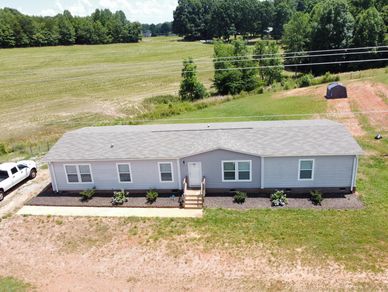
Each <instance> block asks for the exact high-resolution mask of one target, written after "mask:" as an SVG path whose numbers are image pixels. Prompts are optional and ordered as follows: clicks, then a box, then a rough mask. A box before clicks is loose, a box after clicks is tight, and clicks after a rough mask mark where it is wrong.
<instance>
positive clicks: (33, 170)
mask: <svg viewBox="0 0 388 292" xmlns="http://www.w3.org/2000/svg"><path fill="white" fill-rule="evenodd" d="M36 173H37V172H36V169H35V168H33V169H31V171H30V176H29V178H30V179H34V178H36Z"/></svg>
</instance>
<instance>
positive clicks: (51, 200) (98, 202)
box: [26, 194, 179, 208]
mask: <svg viewBox="0 0 388 292" xmlns="http://www.w3.org/2000/svg"><path fill="white" fill-rule="evenodd" d="M178 199H179V198H178V197H170V196H163V197H159V198H158V199H157V200H156V201H155V202H154V203H153V204H148V203H147V201H146V198H145V195H143V196H133V197H128V202H125V203H124V204H123V205H119V206H115V207H127V208H135V207H136V208H179V201H178ZM111 200H112V197H111V196H110V197H108V196H103V195H102V196H101V195H95V196H94V197H93V198H92V199H91V200H89V201H81V200H80V196H79V195H78V196H76V195H63V194H51V195H47V194H45V195H38V196H37V197H35V198H33V199H32V200H30V201H29V202H28V203H27V204H26V205H29V206H66V207H112V203H111Z"/></svg>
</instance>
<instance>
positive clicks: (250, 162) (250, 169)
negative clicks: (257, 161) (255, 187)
mask: <svg viewBox="0 0 388 292" xmlns="http://www.w3.org/2000/svg"><path fill="white" fill-rule="evenodd" d="M225 162H233V163H235V166H236V167H235V170H234V177H235V178H236V179H235V180H228V179H227V180H225V179H224V178H225V177H224V163H225ZM239 162H248V163H249V180H248V179H238V163H239ZM221 168H222V173H221V175H222V182H252V160H222V161H221Z"/></svg>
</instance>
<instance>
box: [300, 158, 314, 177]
mask: <svg viewBox="0 0 388 292" xmlns="http://www.w3.org/2000/svg"><path fill="white" fill-rule="evenodd" d="M302 161H312V162H313V167H312V169H311V178H300V171H301V169H300V165H301V163H302ZM298 163H299V165H298V180H299V181H312V180H314V172H315V171H314V170H315V159H299V162H298ZM305 170H306V169H305Z"/></svg>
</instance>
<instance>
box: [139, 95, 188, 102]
mask: <svg viewBox="0 0 388 292" xmlns="http://www.w3.org/2000/svg"><path fill="white" fill-rule="evenodd" d="M180 100H181V98H180V97H179V96H177V95H159V96H153V97H148V98H146V99H144V103H145V104H169V103H172V102H178V101H180Z"/></svg>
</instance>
